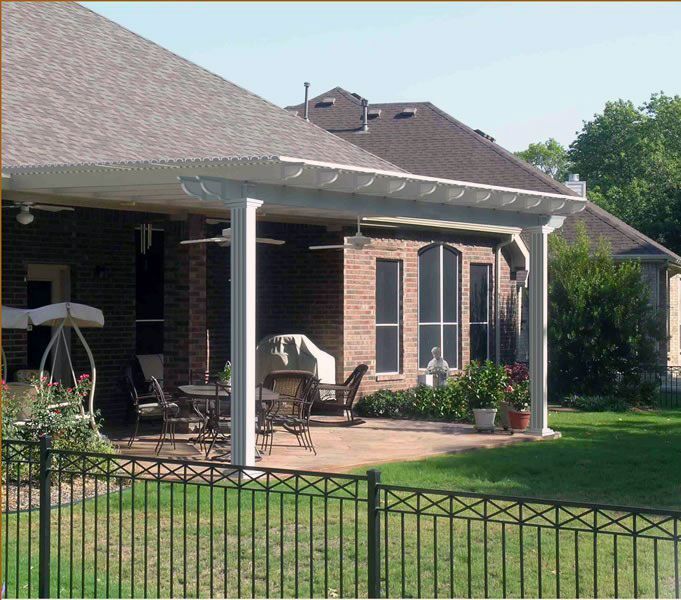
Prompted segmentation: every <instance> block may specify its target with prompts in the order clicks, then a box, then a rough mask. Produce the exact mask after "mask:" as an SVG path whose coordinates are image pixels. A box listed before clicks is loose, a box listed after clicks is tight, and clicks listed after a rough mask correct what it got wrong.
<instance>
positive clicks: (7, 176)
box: [3, 156, 586, 227]
mask: <svg viewBox="0 0 681 600" xmlns="http://www.w3.org/2000/svg"><path fill="white" fill-rule="evenodd" d="M178 178H181V179H182V183H183V187H184V188H185V189H184V190H183V188H182V187H181V186H180V184H179V182H178ZM3 188H4V189H5V191H9V192H10V193H9V194H8V195H6V197H7V198H10V199H15V200H17V201H19V200H22V199H24V200H26V199H28V197H27V194H33V195H37V194H40V200H41V201H42V202H49V201H50V199H51V198H52V197H53V198H54V200H53V201H54V202H62V203H63V202H65V199H67V200H66V201H67V202H70V203H71V204H72V205H76V206H77V205H87V206H100V207H103V208H104V207H106V208H119V209H124V210H126V209H127V210H159V211H163V212H182V211H184V212H187V211H198V212H201V213H205V214H209V215H210V214H215V215H218V214H220V215H224V214H225V211H224V205H223V202H222V200H221V198H226V197H231V198H238V197H242V196H251V197H255V198H259V199H261V200H263V201H264V202H265V207H264V208H265V209H266V211H267V213H268V214H273V215H277V214H280V215H284V214H288V215H296V214H299V215H302V214H304V215H307V216H319V217H322V216H327V217H328V216H330V215H333V214H335V215H336V216H338V217H339V218H342V217H351V216H353V215H357V214H361V215H363V216H369V215H375V216H393V217H394V216H398V217H405V218H408V217H412V218H413V217H422V218H426V219H438V220H439V219H447V220H450V221H455V222H462V223H471V224H476V223H478V224H483V223H488V224H489V223H493V224H499V225H500V226H517V227H523V226H531V225H533V224H539V223H541V222H545V221H546V219H547V218H550V217H564V216H567V215H569V214H573V213H576V212H579V211H581V210H583V208H584V207H585V205H586V201H585V200H584V199H583V198H580V197H577V196H567V195H562V194H552V193H542V192H536V191H531V190H520V189H515V188H510V187H500V186H491V185H483V184H477V183H471V182H465V181H454V180H448V179H437V178H434V177H424V176H419V175H413V174H410V173H403V172H398V171H378V170H373V169H367V168H359V167H353V166H348V165H338V164H331V163H324V162H317V161H310V160H301V159H297V158H290V157H282V156H280V157H277V156H265V157H234V158H213V159H203V160H191V161H148V162H128V163H97V164H77V165H44V166H29V167H14V168H11V169H6V170H5V171H4V172H3ZM185 192H187V193H185ZM13 194H14V195H13ZM561 220H562V219H561Z"/></svg>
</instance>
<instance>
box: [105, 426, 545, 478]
mask: <svg viewBox="0 0 681 600" xmlns="http://www.w3.org/2000/svg"><path fill="white" fill-rule="evenodd" d="M140 430H141V434H140V435H139V436H138V438H137V439H136V440H135V442H134V443H133V445H132V447H131V448H127V442H128V440H129V439H130V438H129V436H130V435H131V433H132V428H129V429H117V430H113V431H107V432H106V434H107V435H108V436H109V438H110V439H111V440H112V441H113V442H114V443H116V444H117V445H118V446H119V447H120V451H121V452H122V453H123V454H134V455H137V456H144V457H154V456H155V455H154V447H155V445H156V441H157V439H158V435H159V433H158V427H155V426H154V425H153V424H144V423H142V424H141V425H140ZM191 437H193V436H192V435H190V434H178V435H177V447H176V448H173V447H172V444H171V443H166V444H165V445H164V447H163V449H162V450H161V452H160V454H159V456H160V457H166V458H175V459H189V460H205V459H206V458H205V454H204V453H203V452H201V450H200V449H199V446H198V445H197V444H195V443H193V442H191V441H190V438H191ZM312 438H313V440H314V444H315V446H316V449H317V455H315V454H314V453H312V452H310V451H307V450H305V449H303V448H301V447H299V446H298V444H297V442H296V438H295V436H293V435H291V434H289V433H286V432H285V431H279V430H278V431H277V433H276V435H275V437H274V447H273V449H272V454H264V455H263V458H262V460H261V461H259V462H258V465H260V466H263V467H278V468H288V469H301V470H313V471H329V472H333V473H342V472H347V471H351V470H353V469H357V468H361V467H365V466H372V465H377V464H380V463H386V462H396V461H409V460H418V459H421V458H426V457H428V456H435V455H438V454H451V453H457V452H467V451H471V450H478V449H481V448H496V447H499V446H505V445H508V444H514V443H519V442H526V441H534V440H536V439H537V438H534V437H532V436H529V435H525V434H522V433H515V434H513V435H511V434H510V433H509V432H505V431H503V430H501V429H499V430H497V432H495V433H493V434H489V433H485V434H480V433H477V432H475V431H474V429H473V426H472V425H465V424H459V423H443V422H437V421H412V420H397V419H378V418H366V419H358V420H357V421H356V422H355V424H353V425H350V424H346V423H344V422H343V421H341V420H340V419H339V418H338V417H328V418H327V417H315V422H314V424H313V427H312ZM226 450H228V446H226V445H225V444H216V446H215V448H214V449H213V451H212V452H211V456H210V457H209V459H213V458H216V459H217V457H218V456H219V455H220V454H224V452H225V451H226Z"/></svg>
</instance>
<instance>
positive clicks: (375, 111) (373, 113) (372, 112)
mask: <svg viewBox="0 0 681 600" xmlns="http://www.w3.org/2000/svg"><path fill="white" fill-rule="evenodd" d="M380 116H381V109H380V108H370V109H369V110H368V111H367V117H369V118H370V119H378V118H379V117H380Z"/></svg>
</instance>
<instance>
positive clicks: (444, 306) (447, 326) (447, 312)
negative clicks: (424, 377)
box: [419, 245, 460, 369]
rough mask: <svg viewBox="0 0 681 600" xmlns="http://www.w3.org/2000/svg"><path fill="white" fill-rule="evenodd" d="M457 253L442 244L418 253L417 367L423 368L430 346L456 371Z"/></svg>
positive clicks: (430, 349) (429, 358) (457, 314)
mask: <svg viewBox="0 0 681 600" xmlns="http://www.w3.org/2000/svg"><path fill="white" fill-rule="evenodd" d="M459 264H460V254H459V252H457V251H456V250H455V249H454V248H450V247H449V246H443V245H434V246H428V247H426V248H424V249H423V250H421V252H419V368H420V369H425V368H426V367H427V366H428V363H429V362H430V360H431V358H432V354H431V351H432V349H433V347H435V346H439V347H440V348H441V349H442V356H443V357H444V359H445V360H446V361H447V362H448V363H449V366H450V367H451V368H453V369H458V368H459V304H460V303H459Z"/></svg>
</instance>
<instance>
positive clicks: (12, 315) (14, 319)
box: [2, 306, 29, 381]
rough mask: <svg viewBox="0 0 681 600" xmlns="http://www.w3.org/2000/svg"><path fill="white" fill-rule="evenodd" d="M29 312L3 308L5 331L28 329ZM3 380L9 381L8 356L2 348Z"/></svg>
mask: <svg viewBox="0 0 681 600" xmlns="http://www.w3.org/2000/svg"><path fill="white" fill-rule="evenodd" d="M28 324H29V317H28V310H27V309H25V308H13V307H11V306H3V307H2V328H3V329H28ZM2 380H3V381H7V355H6V354H5V349H4V348H2Z"/></svg>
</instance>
